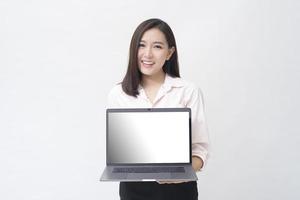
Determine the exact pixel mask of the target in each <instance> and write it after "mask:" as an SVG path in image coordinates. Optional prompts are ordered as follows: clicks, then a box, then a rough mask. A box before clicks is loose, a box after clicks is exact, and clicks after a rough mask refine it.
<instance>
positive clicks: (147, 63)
mask: <svg viewBox="0 0 300 200" xmlns="http://www.w3.org/2000/svg"><path fill="white" fill-rule="evenodd" d="M142 62H143V63H144V64H146V65H152V64H153V62H151V61H144V60H143V61H142Z"/></svg>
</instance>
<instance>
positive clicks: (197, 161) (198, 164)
mask: <svg viewBox="0 0 300 200" xmlns="http://www.w3.org/2000/svg"><path fill="white" fill-rule="evenodd" d="M192 167H193V169H194V170H195V172H197V171H200V169H201V168H202V167H203V161H202V159H201V158H199V157H198V156H193V157H192ZM185 182H187V181H158V183H159V184H178V183H185Z"/></svg>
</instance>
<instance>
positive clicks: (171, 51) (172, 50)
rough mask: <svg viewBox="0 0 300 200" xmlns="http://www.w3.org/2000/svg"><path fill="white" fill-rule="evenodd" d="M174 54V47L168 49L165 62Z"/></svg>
mask: <svg viewBox="0 0 300 200" xmlns="http://www.w3.org/2000/svg"><path fill="white" fill-rule="evenodd" d="M174 52H175V47H171V48H169V54H168V56H167V60H169V59H170V58H171V56H172V55H173V53H174Z"/></svg>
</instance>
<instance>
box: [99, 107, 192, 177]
mask: <svg viewBox="0 0 300 200" xmlns="http://www.w3.org/2000/svg"><path fill="white" fill-rule="evenodd" d="M191 134H192V133H191V109H190V108H133V109H107V110H106V168H105V170H104V172H103V173H102V176H101V179H100V180H101V181H175V180H176V181H192V180H197V176H196V174H195V171H194V170H193V168H192V164H191V162H192V154H191Z"/></svg>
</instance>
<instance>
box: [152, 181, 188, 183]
mask: <svg viewBox="0 0 300 200" xmlns="http://www.w3.org/2000/svg"><path fill="white" fill-rule="evenodd" d="M157 182H158V183H159V184H178V183H185V182H187V181H157Z"/></svg>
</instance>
